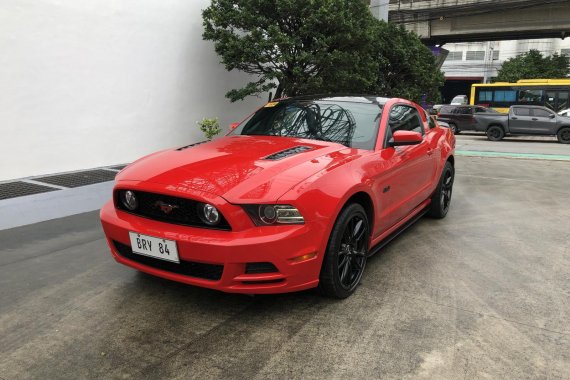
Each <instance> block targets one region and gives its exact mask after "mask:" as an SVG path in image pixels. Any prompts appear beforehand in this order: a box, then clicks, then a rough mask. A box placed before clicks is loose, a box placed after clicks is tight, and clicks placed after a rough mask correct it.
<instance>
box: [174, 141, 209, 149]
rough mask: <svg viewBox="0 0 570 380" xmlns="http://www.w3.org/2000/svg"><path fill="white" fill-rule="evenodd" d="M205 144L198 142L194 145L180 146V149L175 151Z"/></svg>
mask: <svg viewBox="0 0 570 380" xmlns="http://www.w3.org/2000/svg"><path fill="white" fill-rule="evenodd" d="M206 142H207V141H200V142H197V143H194V144H190V145H184V146H181V147H180V148H178V149H176V150H184V149H188V148H191V147H193V146H196V145H200V144H204V143H206Z"/></svg>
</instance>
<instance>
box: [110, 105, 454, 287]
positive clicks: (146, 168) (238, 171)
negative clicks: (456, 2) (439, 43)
mask: <svg viewBox="0 0 570 380" xmlns="http://www.w3.org/2000/svg"><path fill="white" fill-rule="evenodd" d="M454 147H455V139H454V136H453V133H450V132H449V129H447V128H440V127H439V126H437V124H436V123H435V122H434V121H433V120H432V119H431V118H429V117H426V113H425V111H423V109H422V108H421V107H420V106H418V105H416V104H414V103H412V102H410V101H407V100H404V99H387V98H381V97H373V96H362V97H357V96H338V97H300V98H289V99H283V100H279V101H275V102H270V103H268V104H266V105H265V106H264V107H262V108H260V109H259V110H258V111H257V112H255V113H253V114H252V115H251V116H250V117H248V118H247V119H246V120H244V121H243V122H242V123H241V124H240V125H239V126H237V128H235V129H234V130H232V131H231V132H230V133H228V135H226V136H225V137H223V138H220V139H217V140H215V141H212V142H207V143H196V144H191V145H187V146H182V147H178V148H174V149H167V150H165V151H162V152H158V153H154V154H151V155H149V156H147V157H144V158H142V159H140V160H138V161H137V162H135V163H133V164H131V165H129V166H128V167H127V168H125V169H124V170H123V171H121V172H120V173H119V174H118V175H117V182H116V185H115V188H114V194H113V200H112V201H110V202H108V203H107V204H106V205H105V206H104V207H103V209H102V210H101V221H102V224H103V229H104V231H105V234H106V236H107V240H108V243H109V246H110V248H111V251H112V253H113V256H114V258H115V259H116V260H117V261H118V262H120V263H122V264H125V265H128V266H130V267H133V268H135V269H138V270H140V271H143V272H147V273H150V274H153V275H156V276H160V277H164V278H167V279H171V280H175V281H179V282H183V283H187V284H192V285H196V286H202V287H207V288H212V289H218V290H222V291H226V292H239V293H250V294H255V293H281V292H292V291H298V290H302V289H308V288H313V287H317V286H318V287H319V288H320V289H321V291H322V292H323V293H324V294H326V295H329V296H333V297H339V298H343V297H347V296H349V295H350V294H351V293H352V292H354V290H355V289H356V287H357V286H358V284H359V282H360V279H361V277H362V273H363V271H364V267H365V264H366V259H367V258H368V257H369V256H370V255H371V254H374V253H375V252H376V251H378V249H379V248H380V247H381V246H382V245H383V244H385V243H386V242H388V241H389V240H390V239H391V238H393V237H394V236H396V235H397V234H398V233H399V232H400V231H402V230H403V229H405V228H406V227H407V226H408V225H410V224H411V223H412V222H414V221H415V220H417V219H418V218H419V217H421V216H422V215H423V214H425V213H428V214H429V215H431V216H432V217H436V218H443V217H444V216H445V215H446V214H447V212H448V210H449V206H450V201H451V193H452V186H453V179H454V156H453V154H454Z"/></svg>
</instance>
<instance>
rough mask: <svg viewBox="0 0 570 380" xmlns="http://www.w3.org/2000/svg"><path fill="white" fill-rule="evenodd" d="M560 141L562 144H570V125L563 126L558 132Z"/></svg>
mask: <svg viewBox="0 0 570 380" xmlns="http://www.w3.org/2000/svg"><path fill="white" fill-rule="evenodd" d="M556 137H557V138H558V142H559V143H561V144H570V127H564V128H561V129H560V130H559V131H558V133H557V134H556Z"/></svg>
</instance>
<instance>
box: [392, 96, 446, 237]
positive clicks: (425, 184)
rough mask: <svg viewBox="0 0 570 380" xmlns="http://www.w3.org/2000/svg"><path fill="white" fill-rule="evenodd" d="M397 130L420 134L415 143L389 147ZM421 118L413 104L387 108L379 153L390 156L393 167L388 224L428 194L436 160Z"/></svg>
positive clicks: (401, 216)
mask: <svg viewBox="0 0 570 380" xmlns="http://www.w3.org/2000/svg"><path fill="white" fill-rule="evenodd" d="M398 130H408V131H414V132H419V133H421V134H422V135H424V139H423V141H422V142H421V143H420V144H418V145H411V146H401V147H391V146H389V141H390V138H391V135H392V133H394V132H395V131H398ZM430 133H431V132H430V131H428V132H426V131H425V128H424V120H423V118H422V117H421V114H420V112H419V111H418V109H417V108H416V107H414V106H413V105H407V104H396V105H394V106H392V108H391V109H390V114H389V117H388V125H387V131H386V134H387V137H386V145H385V147H384V151H385V152H383V154H384V155H387V156H391V155H393V156H394V157H392V158H391V160H392V162H393V164H394V165H395V167H394V168H393V172H394V173H396V175H394V176H393V177H392V180H393V185H390V197H389V201H390V202H389V205H388V206H387V207H388V210H387V211H386V214H387V215H386V217H387V219H388V221H389V224H390V226H392V225H394V224H395V223H397V222H399V221H400V220H402V219H403V218H405V217H406V216H407V215H408V214H409V213H410V212H411V211H412V210H413V209H414V208H416V207H417V206H418V205H419V204H420V203H422V202H423V201H424V200H426V199H427V198H428V197H429V193H430V192H431V191H432V184H433V180H434V175H435V169H436V168H435V166H436V160H435V157H434V149H433V147H432V144H431V140H432V139H431V138H430V136H431V135H429V134H430Z"/></svg>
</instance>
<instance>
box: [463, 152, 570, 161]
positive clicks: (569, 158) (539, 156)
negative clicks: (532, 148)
mask: <svg viewBox="0 0 570 380" xmlns="http://www.w3.org/2000/svg"><path fill="white" fill-rule="evenodd" d="M455 154H457V155H458V156H472V157H508V158H531V159H535V160H556V161H570V154H569V155H566V154H538V153H508V152H488V151H477V150H456V151H455Z"/></svg>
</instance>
